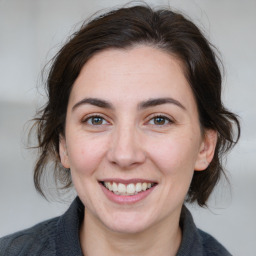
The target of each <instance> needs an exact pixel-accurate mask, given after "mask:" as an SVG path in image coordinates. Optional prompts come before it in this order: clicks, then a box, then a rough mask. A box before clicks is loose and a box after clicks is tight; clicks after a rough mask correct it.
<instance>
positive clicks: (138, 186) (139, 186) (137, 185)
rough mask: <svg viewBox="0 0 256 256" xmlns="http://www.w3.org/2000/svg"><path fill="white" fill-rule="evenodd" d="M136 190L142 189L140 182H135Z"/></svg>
mask: <svg viewBox="0 0 256 256" xmlns="http://www.w3.org/2000/svg"><path fill="white" fill-rule="evenodd" d="M135 190H136V192H140V191H141V190H142V188H141V183H137V184H136V188H135Z"/></svg>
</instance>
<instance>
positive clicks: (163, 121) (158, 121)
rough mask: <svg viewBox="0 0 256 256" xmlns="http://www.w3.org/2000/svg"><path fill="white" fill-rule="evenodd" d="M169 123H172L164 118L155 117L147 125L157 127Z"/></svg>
mask: <svg viewBox="0 0 256 256" xmlns="http://www.w3.org/2000/svg"><path fill="white" fill-rule="evenodd" d="M170 123H172V121H171V120H170V119H169V118H168V117H166V116H155V117H154V118H152V119H151V120H150V121H149V124H152V125H158V126H162V125H167V124H170Z"/></svg>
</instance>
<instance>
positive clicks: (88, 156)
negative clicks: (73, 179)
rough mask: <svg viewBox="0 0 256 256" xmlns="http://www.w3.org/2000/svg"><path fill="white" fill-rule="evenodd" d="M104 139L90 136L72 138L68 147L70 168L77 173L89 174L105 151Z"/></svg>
mask: <svg viewBox="0 0 256 256" xmlns="http://www.w3.org/2000/svg"><path fill="white" fill-rule="evenodd" d="M106 145H107V143H105V142H104V140H102V139H101V140H99V139H98V140H95V139H90V138H88V137H87V138H81V137H80V138H79V139H74V140H73V143H72V146H71V147H69V161H70V169H71V170H72V172H73V173H77V174H79V175H91V174H92V173H93V172H94V170H95V169H96V168H97V166H98V165H99V164H100V162H101V160H102V158H103V157H104V155H105V152H106Z"/></svg>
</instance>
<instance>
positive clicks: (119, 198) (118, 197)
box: [100, 183, 156, 204]
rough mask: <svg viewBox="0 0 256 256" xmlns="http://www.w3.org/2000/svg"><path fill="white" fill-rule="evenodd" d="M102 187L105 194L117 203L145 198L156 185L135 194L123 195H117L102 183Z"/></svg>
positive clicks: (133, 202)
mask: <svg viewBox="0 0 256 256" xmlns="http://www.w3.org/2000/svg"><path fill="white" fill-rule="evenodd" d="M100 185H101V188H102V190H103V192H104V194H105V195H106V197H107V198H108V199H109V200H110V201H112V202H114V203H117V204H135V203H137V202H139V201H141V200H143V199H144V198H146V197H147V196H148V195H149V194H150V193H151V192H152V191H153V190H154V189H155V187H156V185H155V186H153V187H151V188H149V189H147V190H145V191H142V192H139V193H138V194H136V195H133V196H122V195H116V194H114V193H113V192H111V191H109V190H108V189H107V188H105V187H104V186H103V185H102V184H101V183H100Z"/></svg>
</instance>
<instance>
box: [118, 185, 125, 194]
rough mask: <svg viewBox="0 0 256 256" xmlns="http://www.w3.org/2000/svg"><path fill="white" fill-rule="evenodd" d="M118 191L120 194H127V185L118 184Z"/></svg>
mask: <svg viewBox="0 0 256 256" xmlns="http://www.w3.org/2000/svg"><path fill="white" fill-rule="evenodd" d="M117 189H118V190H117V192H118V193H119V194H124V193H125V192H126V187H125V185H124V184H122V183H119V184H118V187H117Z"/></svg>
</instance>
